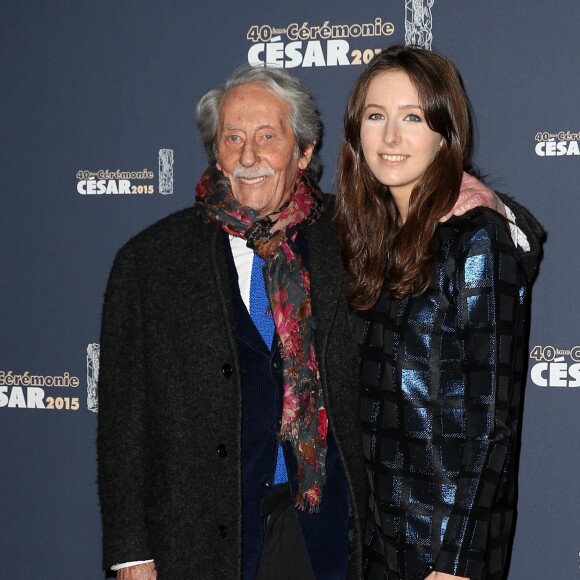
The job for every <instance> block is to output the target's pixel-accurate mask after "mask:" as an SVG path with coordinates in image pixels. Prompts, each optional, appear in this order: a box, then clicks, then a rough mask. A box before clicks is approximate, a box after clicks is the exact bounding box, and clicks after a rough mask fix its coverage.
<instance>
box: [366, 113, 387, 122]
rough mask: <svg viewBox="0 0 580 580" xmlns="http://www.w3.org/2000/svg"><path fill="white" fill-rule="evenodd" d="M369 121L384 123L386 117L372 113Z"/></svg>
mask: <svg viewBox="0 0 580 580" xmlns="http://www.w3.org/2000/svg"><path fill="white" fill-rule="evenodd" d="M369 119H370V120H371V121H382V120H383V119H384V117H383V115H382V114H381V113H371V114H370V115H369Z"/></svg>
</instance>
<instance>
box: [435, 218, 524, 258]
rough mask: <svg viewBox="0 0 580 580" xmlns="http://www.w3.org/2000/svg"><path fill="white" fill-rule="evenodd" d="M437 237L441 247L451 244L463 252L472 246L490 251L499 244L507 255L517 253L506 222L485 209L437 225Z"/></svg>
mask: <svg viewBox="0 0 580 580" xmlns="http://www.w3.org/2000/svg"><path fill="white" fill-rule="evenodd" d="M437 237H438V239H439V242H440V244H441V245H442V246H443V247H445V246H448V245H449V244H453V246H454V247H455V248H457V249H459V248H462V249H464V250H465V249H466V248H469V247H472V246H474V245H477V246H478V247H483V248H485V247H488V249H491V248H492V247H493V246H495V245H496V244H500V245H502V246H504V245H505V251H508V253H512V251H513V253H517V250H516V248H515V246H514V244H513V242H512V240H511V237H510V233H509V226H508V222H507V220H506V219H505V218H504V217H503V216H502V215H500V214H499V213H497V212H495V211H493V210H491V209H489V208H486V207H476V208H474V209H472V210H471V211H468V212H467V213H465V214H463V215H461V216H453V217H452V218H451V219H449V220H448V221H446V222H444V223H441V224H439V226H438V228H437ZM454 253H455V252H454Z"/></svg>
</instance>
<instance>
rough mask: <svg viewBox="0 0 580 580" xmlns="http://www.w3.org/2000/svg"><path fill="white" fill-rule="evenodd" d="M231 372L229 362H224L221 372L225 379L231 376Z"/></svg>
mask: <svg viewBox="0 0 580 580" xmlns="http://www.w3.org/2000/svg"><path fill="white" fill-rule="evenodd" d="M233 372H234V369H233V368H232V365H231V364H229V363H226V364H225V365H224V366H223V367H222V374H223V375H224V377H226V379H229V378H230V377H231V376H232V373H233Z"/></svg>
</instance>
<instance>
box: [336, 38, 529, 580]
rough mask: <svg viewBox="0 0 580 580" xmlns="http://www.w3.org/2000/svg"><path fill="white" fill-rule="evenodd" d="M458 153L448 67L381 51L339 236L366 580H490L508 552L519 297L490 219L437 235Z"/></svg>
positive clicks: (350, 161) (451, 196)
mask: <svg viewBox="0 0 580 580" xmlns="http://www.w3.org/2000/svg"><path fill="white" fill-rule="evenodd" d="M469 153H470V114H469V105H468V101H467V97H466V95H465V92H464V89H463V87H462V84H461V81H460V79H459V75H458V73H457V71H456V69H455V67H454V66H453V64H452V63H451V62H450V61H449V60H448V59H447V58H445V57H443V56H442V55H440V54H437V53H435V52H431V51H426V50H422V49H419V48H410V47H392V48H389V49H386V50H384V51H383V52H382V53H381V54H379V55H377V56H376V57H375V58H374V59H373V60H372V61H371V62H370V63H369V65H368V66H367V67H366V69H365V70H364V71H363V73H362V75H361V76H360V78H359V79H358V81H357V83H356V85H355V88H354V90H353V93H352V95H351V97H350V100H349V103H348V108H347V111H346V115H345V137H344V140H343V144H342V147H341V151H340V158H339V169H338V191H337V218H336V224H337V228H338V233H339V238H340V242H341V249H342V256H343V260H344V262H345V264H346V268H347V269H348V271H349V272H350V274H351V275H352V280H353V282H352V288H351V294H350V303H351V305H352V306H353V307H354V308H355V309H357V310H358V311H359V322H360V324H359V345H360V346H359V348H360V360H361V367H360V383H361V389H362V392H361V418H362V428H363V447H364V454H365V458H366V465H367V471H368V476H369V481H370V494H371V495H370V502H369V506H370V510H369V513H368V522H367V532H366V539H365V549H366V558H365V575H366V578H368V579H371V580H375V579H381V580H382V579H385V578H387V579H389V580H391V579H397V580H411V579H412V580H415V579H420V580H423V579H425V578H427V579H428V580H443V579H449V580H451V579H453V580H457V578H464V579H465V578H470V579H485V580H491V579H493V580H496V579H498V580H499V579H500V578H502V576H503V572H504V568H505V563H506V559H507V555H508V552H509V542H510V538H511V531H512V524H513V519H514V509H515V505H514V491H515V475H516V473H515V471H516V455H517V454H516V443H517V436H518V416H519V400H520V388H521V382H522V380H523V378H524V377H523V374H522V366H523V360H524V358H523V346H524V339H525V324H524V314H525V312H526V305H525V301H526V295H527V290H526V285H525V281H524V280H525V276H524V274H523V272H522V269H521V266H520V263H519V258H518V253H517V250H516V248H515V247H514V244H513V242H512V240H511V239H510V236H509V232H508V228H507V227H506V223H505V220H504V218H502V217H501V216H500V215H499V214H497V213H495V212H493V211H492V210H489V209H484V208H476V209H474V210H472V211H471V212H469V213H467V214H466V215H464V216H461V217H453V218H451V219H450V220H449V221H447V222H445V223H440V219H441V218H442V216H444V215H445V214H446V213H447V212H448V211H449V210H450V209H451V207H452V206H453V204H454V202H455V200H456V199H457V196H458V193H459V188H460V184H461V177H462V173H463V171H464V169H466V168H468V166H469Z"/></svg>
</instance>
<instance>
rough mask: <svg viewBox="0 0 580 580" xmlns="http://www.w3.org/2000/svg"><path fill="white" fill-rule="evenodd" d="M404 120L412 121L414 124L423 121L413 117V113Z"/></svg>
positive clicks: (417, 116)
mask: <svg viewBox="0 0 580 580" xmlns="http://www.w3.org/2000/svg"><path fill="white" fill-rule="evenodd" d="M406 119H407V121H413V122H414V123H420V122H421V121H422V120H423V119H421V117H419V115H415V114H414V113H411V114H410V115H407V117H406Z"/></svg>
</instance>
